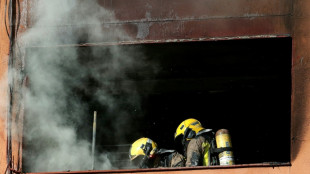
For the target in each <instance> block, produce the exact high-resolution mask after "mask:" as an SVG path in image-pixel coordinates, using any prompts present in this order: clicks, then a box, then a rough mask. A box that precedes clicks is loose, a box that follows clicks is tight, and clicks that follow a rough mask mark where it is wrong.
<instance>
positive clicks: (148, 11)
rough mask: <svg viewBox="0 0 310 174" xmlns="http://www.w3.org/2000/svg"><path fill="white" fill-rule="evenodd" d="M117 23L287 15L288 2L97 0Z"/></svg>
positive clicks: (276, 0)
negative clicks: (110, 12)
mask: <svg viewBox="0 0 310 174" xmlns="http://www.w3.org/2000/svg"><path fill="white" fill-rule="evenodd" d="M98 3H99V4H100V5H102V6H103V7H105V8H108V9H110V10H112V11H113V12H114V14H115V16H116V19H118V20H119V21H137V20H139V21H154V20H155V21H164V20H185V19H187V20H190V19H208V18H226V17H241V16H243V17H248V16H273V15H277V16H278V15H288V14H289V13H290V10H291V3H292V1H291V0H256V1H249V0H234V1H227V0H195V1H192V0H172V1H171V0H170V1H165V0H130V1H123V0H98Z"/></svg>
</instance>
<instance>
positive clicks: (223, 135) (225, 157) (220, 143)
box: [215, 129, 235, 165]
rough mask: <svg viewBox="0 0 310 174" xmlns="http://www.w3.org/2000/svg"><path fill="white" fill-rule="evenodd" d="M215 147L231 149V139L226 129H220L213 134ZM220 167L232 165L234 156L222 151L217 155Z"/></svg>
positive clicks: (229, 152)
mask: <svg viewBox="0 0 310 174" xmlns="http://www.w3.org/2000/svg"><path fill="white" fill-rule="evenodd" d="M215 139H216V146H217V148H221V147H232V144H231V138H230V135H229V131H228V130H227V129H220V130H218V131H217V132H216V134H215ZM219 161H220V165H234V164H235V161H234V154H233V152H232V151H224V152H221V153H219Z"/></svg>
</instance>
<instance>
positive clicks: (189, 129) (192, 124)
mask: <svg viewBox="0 0 310 174" xmlns="http://www.w3.org/2000/svg"><path fill="white" fill-rule="evenodd" d="M203 129H205V128H203V127H202V125H201V123H200V122H199V121H198V120H196V119H194V118H189V119H186V120H184V121H183V122H182V123H181V124H180V125H179V126H178V128H177V130H176V132H175V134H174V139H176V138H177V137H179V136H183V139H184V140H185V139H186V140H187V141H188V140H191V139H192V138H194V137H195V136H196V135H197V133H198V132H199V131H201V130H203Z"/></svg>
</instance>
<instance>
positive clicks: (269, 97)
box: [25, 38, 292, 168]
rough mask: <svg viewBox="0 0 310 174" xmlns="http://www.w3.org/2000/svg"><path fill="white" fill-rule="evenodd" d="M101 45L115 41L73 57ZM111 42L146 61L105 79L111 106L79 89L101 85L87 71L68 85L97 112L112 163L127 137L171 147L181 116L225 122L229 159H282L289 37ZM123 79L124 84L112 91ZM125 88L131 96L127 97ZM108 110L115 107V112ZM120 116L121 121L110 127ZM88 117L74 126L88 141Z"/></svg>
mask: <svg viewBox="0 0 310 174" xmlns="http://www.w3.org/2000/svg"><path fill="white" fill-rule="evenodd" d="M109 47H115V46H98V47H79V48H77V49H78V50H79V53H80V54H79V55H80V60H81V62H83V64H87V61H88V60H89V59H91V58H89V56H90V50H91V49H95V50H96V51H98V52H100V51H102V54H105V56H106V57H109V54H108V53H106V50H107V49H109ZM118 47H121V49H123V50H127V51H128V50H136V49H137V50H140V51H142V53H143V55H144V57H143V62H147V63H145V64H144V66H139V67H137V68H132V69H128V70H126V72H125V74H126V76H125V78H117V77H115V78H112V79H106V80H108V81H112V82H114V87H113V88H114V90H111V93H112V94H111V96H112V97H113V98H114V99H115V101H117V103H118V106H117V107H116V108H114V109H107V107H106V106H104V105H102V104H101V103H100V102H98V101H97V100H96V97H95V96H94V95H92V92H85V90H83V89H85V88H87V89H88V90H89V91H92V90H95V89H97V88H105V87H103V86H100V85H99V83H98V82H97V81H96V80H94V79H92V78H86V79H83V80H85V86H84V87H83V88H81V87H75V90H74V91H75V93H76V95H77V96H79V98H80V100H82V101H83V102H85V103H87V104H88V105H87V108H86V110H87V112H88V113H89V115H92V113H93V111H94V110H96V111H97V112H98V127H97V140H96V141H97V145H96V149H97V151H98V152H105V151H110V152H111V155H115V154H118V155H119V157H120V158H118V159H115V160H114V162H115V166H117V167H116V168H126V164H127V162H128V156H127V155H128V153H127V152H128V150H129V146H128V144H131V143H132V142H134V141H135V140H136V139H138V138H140V137H142V136H144V137H149V138H151V139H153V140H154V141H155V142H156V143H157V144H158V146H160V147H162V148H168V149H176V146H175V144H174V139H173V136H174V132H175V130H176V128H177V126H178V125H179V124H180V123H181V122H182V121H183V120H185V119H187V118H196V119H198V120H199V121H200V122H201V123H202V125H203V126H204V127H205V128H209V129H213V130H214V131H217V130H218V129H222V128H225V129H228V130H229V131H230V134H231V138H232V144H233V149H234V156H235V162H236V164H252V163H264V162H280V163H281V162H289V161H290V112H291V47H292V41H291V38H272V39H271V38H269V39H244V40H226V41H206V42H184V43H156V44H155V43H154V44H141V45H121V46H118ZM61 49H69V48H61ZM87 55H88V58H87V59H85V56H87ZM93 58H94V59H99V58H96V57H93ZM135 61H140V60H139V57H137V58H135ZM102 64H104V62H102ZM116 84H118V85H116ZM127 84H129V87H128V89H129V90H128V91H125V92H124V91H123V90H117V88H118V87H119V86H122V87H124V86H126V85H127ZM132 86H134V87H135V88H134V89H135V92H132V93H131V92H130V89H131V88H132ZM133 95H135V96H138V98H139V102H131V100H129V98H133ZM116 110H117V111H120V110H121V111H122V113H117V114H115V111H116ZM123 118H126V119H125V120H126V121H128V124H124V125H123V126H121V127H115V126H113V125H115V124H114V122H118V121H121V120H122V119H123ZM92 121H93V120H92V117H88V119H86V120H85V122H84V124H80V125H78V126H77V128H78V129H77V130H78V131H80V133H79V135H80V138H83V139H88V140H89V141H91V132H92V128H91V126H89V125H92ZM82 132H83V133H82ZM118 134H121V135H122V136H121V137H122V138H121V139H118V138H116V136H117V135H118ZM26 143H27V142H26ZM25 148H27V146H26V147H25ZM29 148H30V149H31V146H29ZM120 154H122V155H120ZM119 160H121V161H123V162H124V161H125V163H126V164H125V163H124V164H122V162H121V161H119ZM126 161H127V162H126Z"/></svg>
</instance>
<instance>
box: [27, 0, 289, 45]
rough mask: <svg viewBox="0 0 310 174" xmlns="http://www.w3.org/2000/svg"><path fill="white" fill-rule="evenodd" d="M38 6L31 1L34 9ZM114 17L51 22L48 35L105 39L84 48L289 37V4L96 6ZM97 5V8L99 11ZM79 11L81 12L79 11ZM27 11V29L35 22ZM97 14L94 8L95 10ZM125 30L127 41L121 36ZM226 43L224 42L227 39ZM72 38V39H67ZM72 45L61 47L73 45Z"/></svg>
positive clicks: (144, 1)
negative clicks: (90, 21) (78, 22)
mask: <svg viewBox="0 0 310 174" xmlns="http://www.w3.org/2000/svg"><path fill="white" fill-rule="evenodd" d="M37 1H38V0H29V1H28V4H29V5H28V6H35V4H36V3H35V2H37ZM97 2H98V4H99V5H101V6H102V7H104V8H105V9H108V10H109V13H110V14H113V17H110V18H107V17H102V18H101V19H100V22H99V23H98V24H83V25H76V24H75V23H74V21H62V22H63V23H62V24H55V23H53V21H51V22H50V25H49V26H44V27H46V31H47V32H48V31H52V30H53V31H54V32H55V30H57V31H56V32H58V33H59V36H60V37H63V38H66V37H67V36H66V34H68V35H70V34H71V35H72V34H73V35H76V36H83V35H84V36H86V35H88V34H89V33H87V32H91V31H94V30H95V31H102V32H105V33H109V34H108V35H107V36H105V37H104V38H100V37H98V38H92V39H84V40H83V39H81V40H82V41H81V42H82V43H100V42H128V41H129V42H139V43H145V42H170V41H182V40H183V41H184V40H216V39H229V38H238V37H251V36H254V37H256V36H258V37H260V36H261V37H268V36H267V35H273V36H288V35H290V32H291V31H290V29H291V23H290V13H291V7H292V6H291V3H292V0H272V1H270V0H269V1H267V0H257V1H248V0H236V1H229V2H228V1H225V0H197V1H190V0H172V1H158V0H131V1H122V0H97ZM98 4H97V5H98ZM78 8H82V7H78ZM31 9H33V8H29V9H28V10H29V15H28V21H27V24H28V27H30V28H31V27H34V25H33V23H34V22H35V21H36V19H35V17H32V16H35V15H33V11H32V10H31ZM93 9H94V10H95V9H98V7H97V8H95V7H94V8H93ZM120 30H122V31H123V30H125V31H126V32H127V34H128V35H129V36H130V37H123V38H122V36H119V33H118V31H120ZM227 37H228V38H227ZM68 38H70V37H68ZM71 43H73V42H72V41H70V39H64V40H63V42H62V43H58V44H71Z"/></svg>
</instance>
